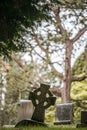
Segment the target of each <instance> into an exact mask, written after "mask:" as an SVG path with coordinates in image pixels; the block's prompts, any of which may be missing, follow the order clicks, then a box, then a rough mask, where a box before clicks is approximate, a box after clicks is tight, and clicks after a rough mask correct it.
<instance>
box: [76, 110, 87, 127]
mask: <svg viewBox="0 0 87 130" xmlns="http://www.w3.org/2000/svg"><path fill="white" fill-rule="evenodd" d="M79 127H87V111H86V110H85V111H81V124H77V128H79Z"/></svg>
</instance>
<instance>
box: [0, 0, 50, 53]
mask: <svg viewBox="0 0 87 130" xmlns="http://www.w3.org/2000/svg"><path fill="white" fill-rule="evenodd" d="M43 2H44V1H43ZM43 2H40V0H35V1H33V0H25V1H23V0H19V1H14V0H10V1H7V0H2V1H0V9H1V11H0V45H1V47H0V54H2V55H8V54H9V53H10V52H11V51H17V50H18V51H19V50H20V49H22V48H24V47H25V45H23V44H22V43H18V41H17V39H18V38H20V37H21V32H24V31H25V30H26V28H28V27H32V26H33V25H34V23H35V21H37V22H40V21H41V20H42V19H47V18H48V16H49V10H48V5H47V4H45V3H43ZM41 3H42V4H41Z"/></svg>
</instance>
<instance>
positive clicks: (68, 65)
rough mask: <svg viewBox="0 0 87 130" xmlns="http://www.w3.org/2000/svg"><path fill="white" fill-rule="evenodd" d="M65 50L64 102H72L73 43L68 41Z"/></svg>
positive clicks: (62, 93)
mask: <svg viewBox="0 0 87 130" xmlns="http://www.w3.org/2000/svg"><path fill="white" fill-rule="evenodd" d="M65 46H66V52H65V56H66V57H65V77H64V86H63V89H61V90H62V91H61V95H62V103H70V88H71V53H72V44H71V43H70V41H68V42H67V43H66V44H65Z"/></svg>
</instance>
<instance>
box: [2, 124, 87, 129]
mask: <svg viewBox="0 0 87 130" xmlns="http://www.w3.org/2000/svg"><path fill="white" fill-rule="evenodd" d="M0 130H87V127H85V128H76V126H73V125H70V126H65V125H64V126H52V127H49V128H48V127H41V126H39V127H37V126H36V127H35V126H34V127H33V126H32V127H31V126H29V127H20V128H0Z"/></svg>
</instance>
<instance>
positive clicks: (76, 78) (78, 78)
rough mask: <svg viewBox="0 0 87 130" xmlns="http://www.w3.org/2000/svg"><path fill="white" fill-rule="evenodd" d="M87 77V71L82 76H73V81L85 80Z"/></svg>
mask: <svg viewBox="0 0 87 130" xmlns="http://www.w3.org/2000/svg"><path fill="white" fill-rule="evenodd" d="M86 78H87V73H86V74H84V75H83V76H81V77H77V76H74V77H72V80H71V82H75V81H77V82H79V81H83V80H85V79H86Z"/></svg>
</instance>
